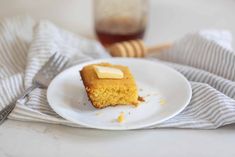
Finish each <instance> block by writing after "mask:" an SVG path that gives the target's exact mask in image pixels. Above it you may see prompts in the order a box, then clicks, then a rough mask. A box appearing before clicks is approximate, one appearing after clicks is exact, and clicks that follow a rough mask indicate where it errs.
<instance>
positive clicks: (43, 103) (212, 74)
mask: <svg viewBox="0 0 235 157" xmlns="http://www.w3.org/2000/svg"><path fill="white" fill-rule="evenodd" d="M53 52H60V53H62V54H64V55H67V56H68V57H70V58H72V60H71V63H70V65H74V64H78V63H81V62H85V61H88V60H92V59H97V58H105V57H110V56H109V55H108V53H106V51H105V50H104V49H103V48H102V46H100V44H99V43H97V42H96V41H92V40H88V39H85V38H82V37H79V36H77V35H75V34H72V33H70V32H68V31H66V30H63V29H61V28H58V27H56V26H55V25H54V24H52V23H51V22H49V21H45V20H41V21H39V22H36V21H34V20H33V19H31V18H30V17H14V18H10V19H5V20H2V21H1V22H0V109H1V108H3V107H4V106H6V105H7V104H9V103H10V102H12V101H13V100H14V99H15V98H16V97H17V95H19V93H21V92H23V90H24V89H25V88H27V87H29V86H30V85H31V83H32V78H33V77H34V75H35V74H36V73H37V71H38V70H39V69H40V68H41V66H42V65H43V64H44V63H45V62H46V61H47V59H48V58H49V57H50V55H51V54H52V53H53ZM146 59H151V60H156V61H158V62H162V63H164V64H167V65H168V66H171V67H172V68H174V69H176V70H177V71H179V72H180V73H182V74H183V75H184V76H185V77H186V78H187V79H188V80H189V81H190V83H191V86H192V90H193V95H192V99H191V102H190V104H189V105H188V106H187V107H186V109H185V110H184V111H182V112H181V113H180V114H179V115H177V116H175V117H173V118H171V119H169V120H167V121H165V122H164V123H161V124H158V125H155V126H152V127H150V128H159V127H176V128H201V129H213V128H218V127H220V126H224V125H226V124H231V123H235V53H234V52H233V51H232V48H231V35H230V33H229V32H226V31H216V30H213V31H201V32H197V33H191V34H188V35H186V36H185V37H183V38H182V39H181V40H179V41H177V42H175V43H174V44H173V46H172V48H171V49H170V50H168V51H167V52H163V53H160V54H151V55H149V56H148V57H147V58H146ZM9 118H10V119H15V120H22V121H37V122H46V123H55V124H64V125H69V126H76V127H82V126H79V125H77V124H74V123H72V122H69V121H67V120H65V119H63V118H61V117H60V116H59V115H57V114H56V113H55V112H54V111H53V110H52V109H51V108H50V106H49V105H48V103H47V99H46V90H45V89H36V90H34V91H33V92H32V93H30V94H29V96H28V97H27V98H26V99H25V100H23V101H20V102H17V104H16V108H15V109H14V110H13V112H12V113H11V114H10V115H9Z"/></svg>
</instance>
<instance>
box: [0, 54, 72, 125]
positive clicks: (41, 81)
mask: <svg viewBox="0 0 235 157" xmlns="http://www.w3.org/2000/svg"><path fill="white" fill-rule="evenodd" d="M67 63H68V59H67V58H66V57H65V56H62V55H60V54H58V53H55V54H53V55H52V56H51V57H50V58H49V60H48V61H47V62H46V64H45V65H44V66H43V67H42V68H41V69H40V70H39V71H38V73H37V74H36V75H35V76H34V78H33V84H32V86H31V87H29V88H28V89H26V90H25V91H24V92H23V93H22V94H21V95H20V96H19V97H18V98H17V99H16V101H14V102H12V103H10V104H9V105H7V106H6V107H5V108H3V109H2V110H1V111H0V125H1V124H2V123H3V122H4V120H5V119H6V118H7V116H8V115H9V114H10V113H11V111H12V110H13V109H14V107H15V105H16V102H17V101H18V100H20V99H23V98H25V97H26V96H27V95H28V94H29V93H30V92H31V91H33V90H34V89H35V88H47V87H48V85H49V84H50V82H51V80H52V79H53V78H54V77H55V76H56V75H57V74H58V73H59V72H61V71H62V70H63V69H64V68H65V66H66V65H67Z"/></svg>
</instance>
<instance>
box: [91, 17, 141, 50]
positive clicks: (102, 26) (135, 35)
mask: <svg viewBox="0 0 235 157" xmlns="http://www.w3.org/2000/svg"><path fill="white" fill-rule="evenodd" d="M144 32H145V27H144V26H143V24H141V23H140V22H137V21H135V20H133V19H130V18H116V19H106V20H101V21H99V22H97V23H96V35H97V37H98V39H99V41H100V42H101V43H102V45H104V46H109V45H110V44H113V43H116V42H121V41H126V40H134V39H142V38H143V36H144Z"/></svg>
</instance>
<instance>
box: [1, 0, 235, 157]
mask: <svg viewBox="0 0 235 157" xmlns="http://www.w3.org/2000/svg"><path fill="white" fill-rule="evenodd" d="M91 6H92V4H91V0H87V1H85V0H69V1H68V0H40V1H34V0H19V1H12V0H1V1H0V18H3V17H6V16H12V15H19V14H29V15H31V16H33V17H34V18H36V19H40V18H46V19H49V20H52V21H53V22H55V23H56V24H58V25H60V26H62V27H64V28H66V29H69V30H71V31H73V32H75V33H79V34H82V35H85V36H88V37H91V38H93V37H94V34H93V29H92V28H93V27H92V25H93V21H92V12H91V11H92V10H91ZM234 8H235V1H234V0H178V1H174V0H152V1H151V16H150V24H149V29H148V31H147V35H146V41H147V43H149V44H154V43H160V42H165V41H173V40H175V39H177V38H179V37H181V36H183V35H184V34H185V33H187V32H189V31H195V30H198V29H211V28H213V29H228V30H231V32H232V34H233V36H235V20H234V15H235V9H234ZM234 43H235V42H234V41H233V44H234ZM234 146H235V125H230V126H226V127H223V128H220V129H216V130H190V129H155V130H141V131H121V132H120V131H101V130H92V129H78V128H71V127H65V126H59V125H52V124H44V123H32V122H19V121H11V120H8V121H7V122H5V123H4V124H3V125H1V126H0V157H19V156H24V157H31V156H35V157H41V156H45V157H47V156H57V157H60V156H61V157H62V156H63V157H64V156H100V157H105V156H113V157H115V156H118V157H120V156H122V157H125V156H135V157H139V156H148V157H152V156H153V157H156V156H180V157H184V156H185V157H186V156H191V157H194V156H195V157H196V156H213V157H217V156H218V157H220V156H226V157H234V156H235V149H234Z"/></svg>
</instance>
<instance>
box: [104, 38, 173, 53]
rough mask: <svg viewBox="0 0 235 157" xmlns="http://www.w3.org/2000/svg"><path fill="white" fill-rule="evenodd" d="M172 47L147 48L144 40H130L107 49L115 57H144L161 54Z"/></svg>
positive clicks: (162, 45) (157, 46)
mask: <svg viewBox="0 0 235 157" xmlns="http://www.w3.org/2000/svg"><path fill="white" fill-rule="evenodd" d="M170 47H171V44H169V43H167V44H161V45H155V46H151V47H147V46H146V45H145V44H144V42H143V41H142V40H129V41H125V42H120V43H115V44H112V45H110V46H109V47H108V48H107V49H108V51H109V53H110V54H111V55H112V56H113V57H144V56H145V55H146V54H147V53H151V52H160V51H163V50H166V49H168V48H170Z"/></svg>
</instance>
